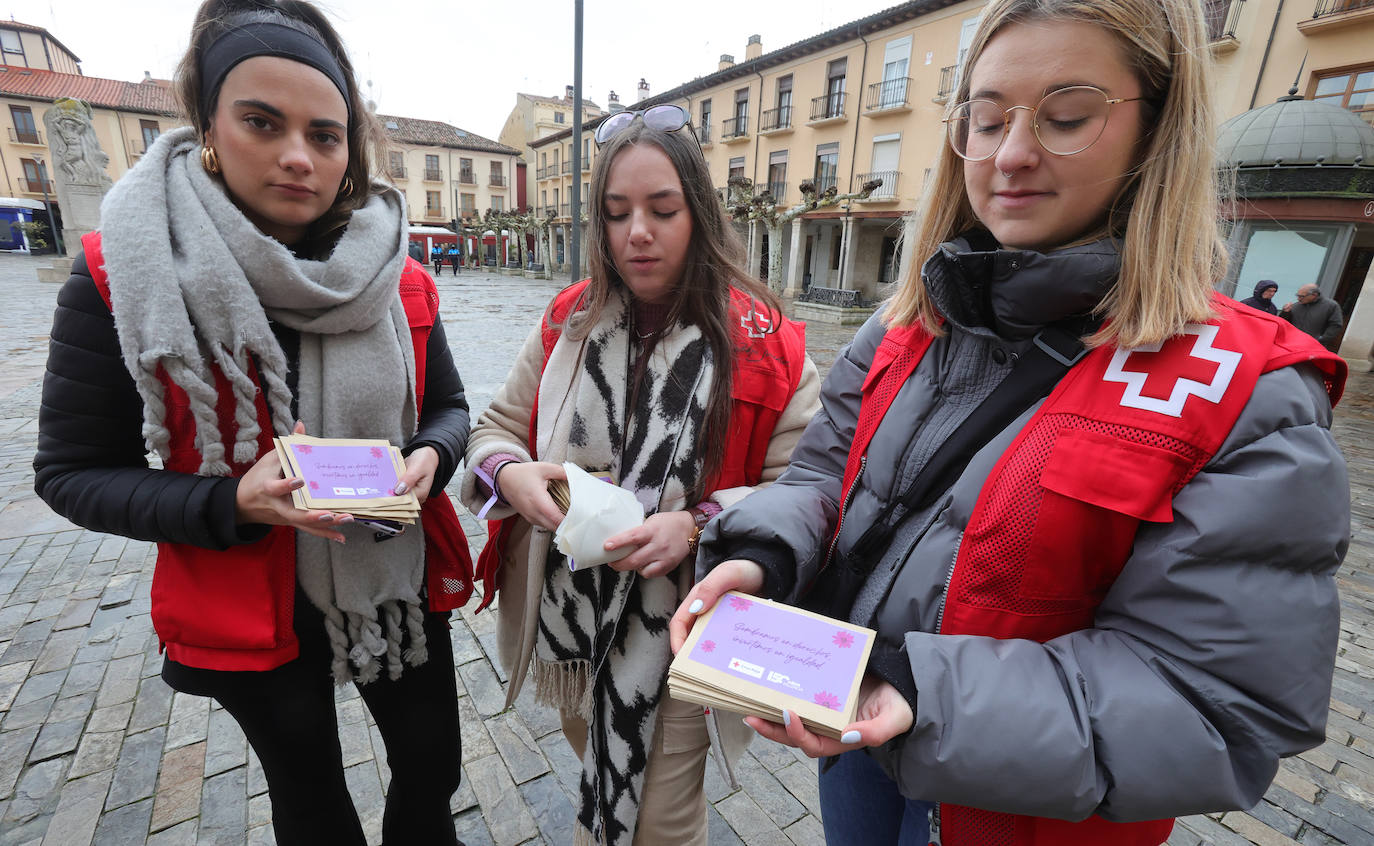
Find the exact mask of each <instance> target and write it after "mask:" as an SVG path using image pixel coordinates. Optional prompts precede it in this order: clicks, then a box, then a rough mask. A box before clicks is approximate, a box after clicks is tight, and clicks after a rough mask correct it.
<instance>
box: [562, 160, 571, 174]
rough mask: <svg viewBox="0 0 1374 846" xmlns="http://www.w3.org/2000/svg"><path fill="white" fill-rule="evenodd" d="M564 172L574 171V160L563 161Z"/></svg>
mask: <svg viewBox="0 0 1374 846" xmlns="http://www.w3.org/2000/svg"><path fill="white" fill-rule="evenodd" d="M563 172H564V173H572V162H570V161H567V162H563Z"/></svg>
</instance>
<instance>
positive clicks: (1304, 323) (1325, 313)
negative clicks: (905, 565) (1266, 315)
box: [1279, 284, 1345, 352]
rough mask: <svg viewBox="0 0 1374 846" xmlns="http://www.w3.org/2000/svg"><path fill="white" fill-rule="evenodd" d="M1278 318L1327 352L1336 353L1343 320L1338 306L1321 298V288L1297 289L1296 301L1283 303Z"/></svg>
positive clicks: (1333, 301)
mask: <svg viewBox="0 0 1374 846" xmlns="http://www.w3.org/2000/svg"><path fill="white" fill-rule="evenodd" d="M1279 316H1280V317H1282V318H1283V319H1284V320H1287V321H1288V322H1289V323H1292V324H1293V325H1294V326H1296V327H1298V328H1299V329H1301V330H1302V331H1304V332H1306V333H1307V334H1309V335H1311V336H1312V337H1314V338H1316V339H1317V340H1318V341H1319V342H1321V345H1322V346H1324V347H1326V348H1327V349H1328V350H1331V351H1332V352H1335V351H1336V345H1337V344H1338V343H1339V342H1340V337H1341V327H1343V326H1344V325H1345V319H1344V318H1343V317H1342V316H1341V306H1340V304H1339V303H1337V302H1336V301H1335V300H1333V299H1331V298H1330V297H1325V296H1322V291H1321V288H1318V287H1317V286H1316V285H1311V284H1308V285H1303V286H1302V287H1301V288H1299V289H1298V301H1297V302H1295V303H1284V305H1283V309H1282V310H1281V311H1280V312H1279Z"/></svg>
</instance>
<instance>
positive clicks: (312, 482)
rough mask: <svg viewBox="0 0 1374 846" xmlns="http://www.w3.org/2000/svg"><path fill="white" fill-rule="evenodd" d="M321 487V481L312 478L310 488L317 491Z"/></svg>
mask: <svg viewBox="0 0 1374 846" xmlns="http://www.w3.org/2000/svg"><path fill="white" fill-rule="evenodd" d="M319 489H320V483H319V482H316V481H315V480H313V479H312V480H311V481H310V490H312V491H317V490H319Z"/></svg>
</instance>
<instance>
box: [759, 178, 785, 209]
mask: <svg viewBox="0 0 1374 846" xmlns="http://www.w3.org/2000/svg"><path fill="white" fill-rule="evenodd" d="M763 187H764V188H765V189H767V191H768V193H769V194H770V195H771V196H772V197H773V202H775V203H778V204H781V203H782V202H783V201H784V200H786V199H787V183H786V182H765V183H764V185H763Z"/></svg>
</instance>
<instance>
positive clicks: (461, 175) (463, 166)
mask: <svg viewBox="0 0 1374 846" xmlns="http://www.w3.org/2000/svg"><path fill="white" fill-rule="evenodd" d="M458 181H459V182H462V183H463V184H464V185H472V184H473V183H475V182H476V181H477V180H476V179H475V178H474V177H473V175H472V159H464V158H460V159H458Z"/></svg>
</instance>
